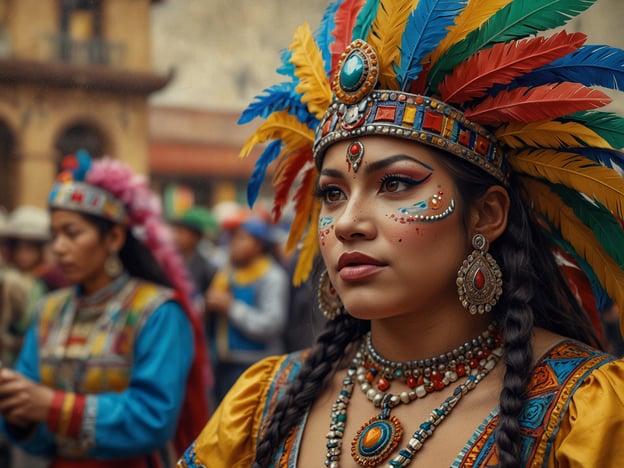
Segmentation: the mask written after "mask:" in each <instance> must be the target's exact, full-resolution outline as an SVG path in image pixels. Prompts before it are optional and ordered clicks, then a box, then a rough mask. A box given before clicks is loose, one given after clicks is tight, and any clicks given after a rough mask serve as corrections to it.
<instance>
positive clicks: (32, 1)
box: [0, 0, 170, 209]
mask: <svg viewBox="0 0 624 468" xmlns="http://www.w3.org/2000/svg"><path fill="white" fill-rule="evenodd" d="M152 3H154V2H153V1H150V0H132V1H126V0H0V204H2V205H4V206H5V207H7V208H9V209H10V208H13V207H14V206H16V205H18V204H32V205H40V206H41V205H44V204H45V200H46V196H47V193H48V191H49V189H50V187H51V184H52V182H53V180H54V177H55V175H56V172H57V168H58V162H59V159H60V158H61V157H62V155H64V154H68V153H70V152H73V151H75V150H76V149H77V148H79V147H86V148H87V149H88V150H89V151H90V152H91V153H92V155H93V156H95V157H98V156H101V155H103V154H111V155H123V159H124V160H126V161H127V162H128V163H129V164H130V165H131V166H132V167H133V168H134V169H135V170H137V171H140V172H147V171H148V169H149V161H148V139H147V135H148V117H147V114H148V96H149V95H150V94H151V93H153V92H155V91H157V90H159V89H161V88H162V87H164V86H165V85H166V84H167V83H168V82H169V80H170V76H169V75H168V74H164V73H161V74H159V73H155V72H154V71H153V70H152V66H151V56H152V51H151V32H150V20H151V18H150V8H151V7H152Z"/></svg>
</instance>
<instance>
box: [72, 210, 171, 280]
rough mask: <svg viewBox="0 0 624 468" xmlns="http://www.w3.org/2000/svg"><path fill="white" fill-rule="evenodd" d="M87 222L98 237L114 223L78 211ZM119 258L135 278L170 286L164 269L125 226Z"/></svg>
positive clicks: (104, 234) (102, 235)
mask: <svg viewBox="0 0 624 468" xmlns="http://www.w3.org/2000/svg"><path fill="white" fill-rule="evenodd" d="M78 214H80V215H81V216H82V217H83V218H84V219H85V220H86V221H87V222H88V223H90V224H92V225H93V226H94V227H95V228H96V229H97V231H98V232H99V233H100V237H102V238H103V237H104V236H106V234H108V233H109V232H110V231H111V230H112V229H113V227H114V226H115V223H114V222H113V221H109V220H108V219H104V218H102V217H99V216H95V215H90V214H86V213H80V212H78ZM119 259H120V260H121V263H122V264H123V266H124V268H125V270H126V271H127V272H128V273H129V274H130V275H131V276H135V277H137V278H142V279H144V280H147V281H151V282H153V283H156V284H159V285H161V286H166V287H168V288H171V287H172V285H171V282H170V281H169V279H168V278H167V276H166V275H165V273H164V271H163V270H162V268H161V267H160V265H159V264H158V262H157V261H156V259H155V258H154V256H153V255H152V254H151V252H150V251H149V249H148V248H147V247H146V246H145V245H143V243H142V242H140V241H139V240H138V239H137V238H136V237H135V236H134V234H132V231H131V230H130V229H127V228H126V241H125V242H124V245H123V246H122V247H121V250H120V251H119Z"/></svg>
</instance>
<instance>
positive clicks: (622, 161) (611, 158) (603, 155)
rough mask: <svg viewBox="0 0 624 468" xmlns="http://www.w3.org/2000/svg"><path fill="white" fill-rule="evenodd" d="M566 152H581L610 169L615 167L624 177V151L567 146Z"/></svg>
mask: <svg viewBox="0 0 624 468" xmlns="http://www.w3.org/2000/svg"><path fill="white" fill-rule="evenodd" d="M566 152H568V153H575V154H581V155H583V156H585V157H586V158H587V159H591V160H592V161H594V162H595V163H598V164H600V165H602V166H604V167H608V168H609V169H613V170H614V171H615V172H617V173H619V174H620V175H621V176H622V178H624V153H622V152H621V151H618V150H613V149H605V148H592V147H585V148H566Z"/></svg>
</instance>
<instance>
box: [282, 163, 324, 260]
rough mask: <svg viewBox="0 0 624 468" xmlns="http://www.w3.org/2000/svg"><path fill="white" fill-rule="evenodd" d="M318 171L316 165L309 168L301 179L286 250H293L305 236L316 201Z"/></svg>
mask: <svg viewBox="0 0 624 468" xmlns="http://www.w3.org/2000/svg"><path fill="white" fill-rule="evenodd" d="M317 175H318V172H317V170H316V167H310V168H309V169H307V170H306V171H305V173H304V175H303V179H302V180H301V186H300V187H299V188H298V189H297V193H296V194H295V200H294V201H295V218H294V219H293V222H292V224H291V225H290V233H289V235H288V240H287V241H286V247H285V250H286V251H287V252H290V251H292V249H294V248H295V247H296V246H297V243H298V242H299V239H300V238H301V236H303V233H304V231H305V228H306V226H307V225H308V224H309V223H310V210H311V209H312V203H313V202H314V200H315V198H314V191H313V190H312V186H313V185H314V182H315V181H316V177H317Z"/></svg>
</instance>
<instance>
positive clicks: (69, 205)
mask: <svg viewBox="0 0 624 468" xmlns="http://www.w3.org/2000/svg"><path fill="white" fill-rule="evenodd" d="M48 205H49V206H50V208H52V209H54V208H56V209H62V210H72V211H79V212H81V213H86V214H90V215H94V216H99V217H100V218H104V219H108V220H109V221H113V222H115V223H119V224H126V223H127V221H128V215H127V213H126V209H125V208H124V205H123V203H122V202H121V200H118V199H117V198H115V197H114V196H113V195H111V194H110V193H108V192H107V191H106V190H103V189H101V188H98V187H94V186H93V185H89V184H86V183H84V182H73V181H71V182H70V181H67V182H57V183H56V184H54V186H53V187H52V190H51V191H50V195H49V196H48Z"/></svg>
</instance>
